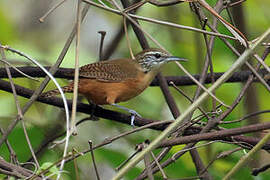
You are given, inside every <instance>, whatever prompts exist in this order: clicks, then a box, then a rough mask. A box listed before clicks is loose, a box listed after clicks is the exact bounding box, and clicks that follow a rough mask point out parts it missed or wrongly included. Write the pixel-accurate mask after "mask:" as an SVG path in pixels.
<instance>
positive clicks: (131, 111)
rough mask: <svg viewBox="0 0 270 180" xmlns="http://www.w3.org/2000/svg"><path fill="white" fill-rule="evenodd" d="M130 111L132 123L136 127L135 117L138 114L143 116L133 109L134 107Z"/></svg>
mask: <svg viewBox="0 0 270 180" xmlns="http://www.w3.org/2000/svg"><path fill="white" fill-rule="evenodd" d="M128 112H129V113H130V114H131V119H130V125H131V126H132V127H134V126H135V125H134V121H135V117H136V116H138V117H142V116H141V115H140V114H139V113H137V112H136V111H134V110H132V109H129V110H128Z"/></svg>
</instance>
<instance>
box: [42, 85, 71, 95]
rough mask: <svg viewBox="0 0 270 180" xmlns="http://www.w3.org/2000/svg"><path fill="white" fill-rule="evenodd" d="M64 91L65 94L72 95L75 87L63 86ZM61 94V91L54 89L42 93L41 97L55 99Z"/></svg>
mask: <svg viewBox="0 0 270 180" xmlns="http://www.w3.org/2000/svg"><path fill="white" fill-rule="evenodd" d="M62 90H63V92H64V93H71V92H73V86H71V85H69V86H63V87H62ZM58 94H60V91H59V90H58V89H54V90H50V91H47V92H45V93H42V94H41V95H40V96H41V97H53V96H56V95H58Z"/></svg>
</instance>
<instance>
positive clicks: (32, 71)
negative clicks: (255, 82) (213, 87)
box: [0, 66, 270, 86]
mask: <svg viewBox="0 0 270 180" xmlns="http://www.w3.org/2000/svg"><path fill="white" fill-rule="evenodd" d="M45 68H46V69H50V66H46V67H45ZM17 69H18V70H20V71H21V72H23V73H25V74H27V75H29V76H32V77H37V78H41V77H45V75H46V74H45V73H44V72H43V71H42V70H41V69H40V68H38V67H33V66H24V67H17ZM10 72H11V75H12V77H13V78H21V77H25V76H24V75H23V74H21V73H20V72H18V71H16V70H15V69H12V68H11V69H10ZM73 72H74V69H72V68H59V69H58V70H57V72H56V73H55V75H54V77H55V78H63V79H73V76H72V75H71V74H72V73H73ZM258 73H259V74H260V75H261V77H263V78H264V79H265V80H267V83H268V84H269V85H270V81H269V79H270V76H269V73H268V72H267V71H266V70H265V69H260V70H259V71H258ZM223 74H224V73H223V72H220V73H214V74H213V76H214V77H213V78H214V80H217V79H218V78H220V77H221V76H222V75H223ZM251 74H252V72H251V71H239V72H234V73H233V75H232V76H231V77H230V78H229V79H228V80H227V81H226V82H227V83H228V82H232V83H234V82H245V81H246V80H247V79H248V77H249V76H250V75H251ZM193 77H194V78H195V79H196V80H200V78H201V76H200V75H198V74H195V75H193ZM0 78H8V76H7V73H6V70H5V68H0ZM165 78H166V81H167V83H168V85H170V86H171V84H170V82H171V81H172V82H173V83H174V84H175V85H176V86H187V85H195V83H194V82H193V81H192V80H191V79H190V78H189V77H188V76H166V77H165ZM211 78H212V77H211V74H210V73H209V74H207V77H206V80H205V83H206V84H210V83H211V80H212V79H211ZM151 86H159V82H158V80H157V79H154V80H153V82H152V83H151Z"/></svg>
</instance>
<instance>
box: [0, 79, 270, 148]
mask: <svg viewBox="0 0 270 180" xmlns="http://www.w3.org/2000/svg"><path fill="white" fill-rule="evenodd" d="M0 89H1V90H4V91H7V92H10V93H11V92H12V89H11V87H10V84H9V82H7V81H4V80H1V79H0ZM15 89H16V92H17V94H18V95H20V96H22V97H25V98H30V97H31V95H32V94H33V92H34V91H33V90H30V89H27V88H24V87H22V86H19V85H16V84H15ZM37 101H39V102H42V103H45V104H49V105H53V106H56V107H60V108H63V107H64V106H63V101H62V99H61V98H58V97H51V98H44V97H38V99H37ZM67 102H68V108H71V106H72V101H70V100H68V101H67ZM93 108H94V107H93V106H91V105H88V104H84V103H78V104H77V110H78V112H81V113H85V114H89V115H91V113H92V109H93ZM94 115H95V116H97V117H101V118H105V119H110V120H113V121H116V122H120V123H124V124H127V125H129V124H130V116H129V115H126V114H123V113H119V112H115V111H111V110H107V109H104V108H102V107H99V106H96V107H95V110H94ZM153 122H158V121H157V120H151V119H145V118H139V117H137V116H136V118H135V121H134V124H135V125H136V126H144V125H147V124H150V123H153ZM169 124H170V123H165V124H161V125H155V126H151V127H150V129H153V130H164V129H165V128H166V127H167V126H168V125H169ZM252 126H254V127H253V128H254V129H253V130H252V129H249V131H246V128H249V126H245V127H243V129H242V130H237V128H235V129H236V131H238V133H235V134H234V135H235V136H234V137H233V138H227V133H231V131H235V129H231V130H228V131H227V132H225V133H224V131H225V130H221V131H218V132H216V131H214V132H210V133H203V134H198V133H199V132H200V131H201V128H200V127H190V128H188V129H187V130H186V131H185V133H184V134H183V135H184V136H186V137H182V139H180V140H179V144H185V143H189V142H198V141H201V140H208V138H209V139H210V140H212V139H213V138H215V136H218V138H216V139H219V140H224V141H229V142H235V141H239V142H243V143H245V144H251V145H256V144H257V143H258V142H259V141H260V139H257V138H253V137H246V136H237V134H243V133H248V132H255V131H260V130H262V129H264V127H262V125H261V124H256V125H252ZM267 127H268V125H267ZM217 133H224V134H223V136H219V135H218V134H217ZM164 146H165V144H164ZM263 149H265V150H270V144H266V145H265V146H264V147H263Z"/></svg>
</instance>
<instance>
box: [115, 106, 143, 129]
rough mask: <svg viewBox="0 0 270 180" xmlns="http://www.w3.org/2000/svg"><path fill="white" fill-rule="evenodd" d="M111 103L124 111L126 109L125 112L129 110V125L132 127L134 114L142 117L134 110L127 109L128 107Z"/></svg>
mask: <svg viewBox="0 0 270 180" xmlns="http://www.w3.org/2000/svg"><path fill="white" fill-rule="evenodd" d="M112 105H113V106H116V107H118V108H120V109H123V110H125V111H127V112H129V113H130V114H131V119H130V125H131V126H132V127H134V121H135V116H138V117H142V116H141V115H140V114H139V113H137V112H136V111H134V110H132V109H128V108H126V107H123V106H120V105H118V104H112Z"/></svg>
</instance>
